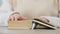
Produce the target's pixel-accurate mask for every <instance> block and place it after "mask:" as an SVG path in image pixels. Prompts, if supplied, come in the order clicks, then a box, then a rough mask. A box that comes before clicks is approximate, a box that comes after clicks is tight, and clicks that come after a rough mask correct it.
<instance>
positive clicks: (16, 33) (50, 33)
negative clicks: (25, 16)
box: [0, 27, 60, 34]
mask: <svg viewBox="0 0 60 34" xmlns="http://www.w3.org/2000/svg"><path fill="white" fill-rule="evenodd" d="M0 34H60V29H57V30H45V29H44V30H43V29H38V30H21V29H20V30H9V29H8V27H0Z"/></svg>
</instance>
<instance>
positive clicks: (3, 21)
mask: <svg viewBox="0 0 60 34" xmlns="http://www.w3.org/2000/svg"><path fill="white" fill-rule="evenodd" d="M2 2H3V3H2V5H1V6H0V26H7V25H8V23H7V18H8V16H9V15H10V14H9V12H10V11H11V6H10V4H9V3H8V2H7V1H6V0H2Z"/></svg>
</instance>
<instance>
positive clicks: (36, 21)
mask: <svg viewBox="0 0 60 34" xmlns="http://www.w3.org/2000/svg"><path fill="white" fill-rule="evenodd" d="M32 23H33V25H32V29H34V28H35V27H36V24H37V23H38V24H40V25H42V26H44V27H47V28H49V29H57V28H56V27H55V26H54V25H52V24H49V23H46V22H44V21H42V20H40V19H34V20H33V21H32Z"/></svg>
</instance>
